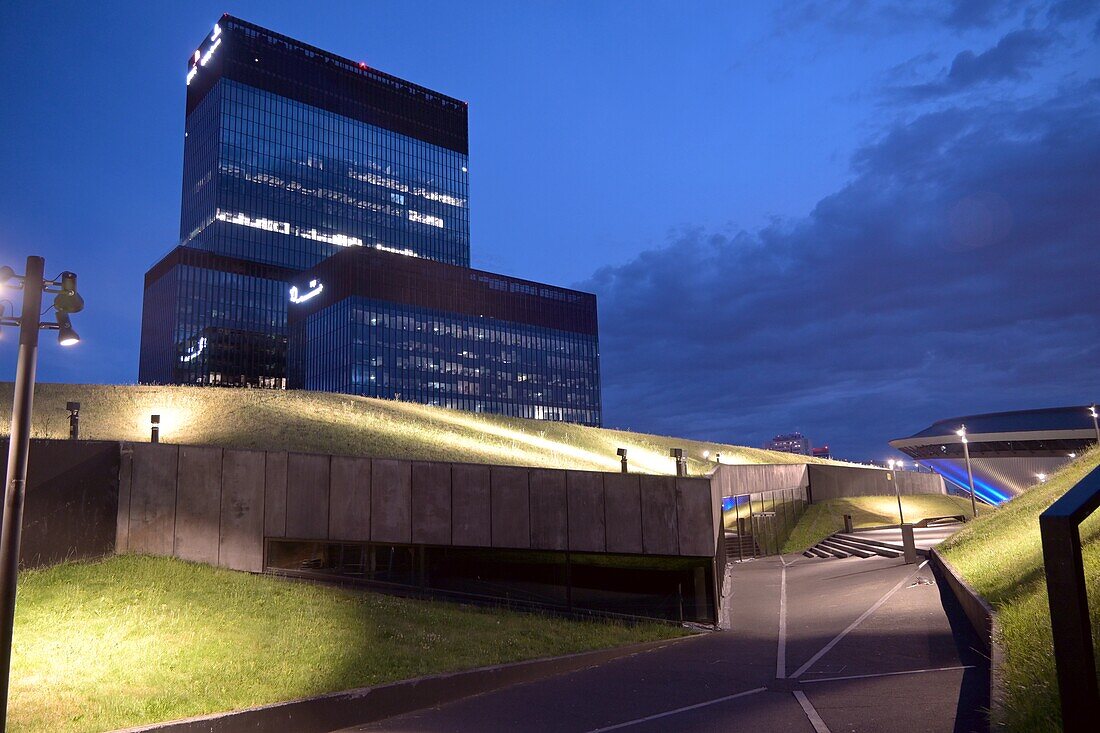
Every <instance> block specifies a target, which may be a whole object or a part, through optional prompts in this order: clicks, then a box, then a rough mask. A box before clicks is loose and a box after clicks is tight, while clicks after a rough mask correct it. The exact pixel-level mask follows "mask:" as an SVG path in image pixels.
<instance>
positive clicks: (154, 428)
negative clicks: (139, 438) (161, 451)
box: [149, 415, 160, 443]
mask: <svg viewBox="0 0 1100 733" xmlns="http://www.w3.org/2000/svg"><path fill="white" fill-rule="evenodd" d="M149 442H150V443H159V442H160V415H150V416H149Z"/></svg>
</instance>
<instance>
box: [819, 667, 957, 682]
mask: <svg viewBox="0 0 1100 733" xmlns="http://www.w3.org/2000/svg"><path fill="white" fill-rule="evenodd" d="M958 669H974V665H973V664H966V665H961V666H958V667H930V668H928V669H909V670H906V671H904V672H879V673H877V674H851V675H848V676H847V677H817V678H815V679H812V680H802V684H804V685H808V684H810V683H811V682H840V681H841V680H865V679H869V678H871V677H896V676H898V675H900V674H922V673H924V672H952V671H954V670H958Z"/></svg>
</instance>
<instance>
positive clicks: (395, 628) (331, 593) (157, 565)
mask: <svg viewBox="0 0 1100 733" xmlns="http://www.w3.org/2000/svg"><path fill="white" fill-rule="evenodd" d="M682 633H683V632H682V630H680V629H677V628H675V627H671V626H667V625H660V624H639V625H634V626H626V625H624V624H619V623H613V622H594V621H568V620H563V619H557V618H552V617H548V616H542V615H537V614H523V613H514V612H502V611H498V610H485V609H478V608H471V607H465V606H460V605H457V604H450V603H436V602H429V601H419V600H408V599H401V598H394V597H390V596H383V595H378V594H371V593H362V592H356V591H349V590H343V589H338V588H333V587H329V586H324V585H315V584H308V583H299V582H293V581H289V580H283V579H279V578H272V577H263V576H254V575H248V574H245V573H236V572H232V571H227V570H220V569H217V568H211V567H208V566H204V565H197V564H192V563H185V562H182V561H179V560H171V559H162V558H151V557H143V556H134V555H130V556H122V557H115V558H111V559H108V560H104V561H101V562H94V563H74V564H65V565H58V566H55V567H52V568H49V569H45V570H33V571H29V572H26V573H24V574H23V576H22V577H21V578H20V586H19V604H18V608H17V612H16V622H15V643H14V655H13V659H12V688H11V706H10V717H9V724H10V727H9V730H12V731H22V732H27V731H36V732H37V731H42V732H46V731H50V732H56V731H101V730H108V729H115V728H120V727H124V726H133V725H139V724H143V723H151V722H157V721H165V720H172V719H176V718H181V717H188V716H192V715H200V714H204V713H213V712H220V711H227V710H233V709H237V708H242V707H247V706H250V705H258V704H263V703H271V702H277V701H280V700H290V699H294V698H298V697H303V696H308V695H315V694H320V693H324V692H330V691H336V690H344V689H349V688H353V687H359V686H364V685H373V684H378V683H384V682H390V681H394V680H401V679H408V678H411V677H417V676H421V675H425V674H431V673H436V672H444V671H448V670H459V669H468V668H473V667H480V666H484V665H489V664H498V663H503V662H511V661H516V660H521V659H532V658H537V657H544V656H550V655H558V654H567V653H571V652H579V651H584V650H588V649H596V648H601V647H610V646H617V645H621V644H626V643H631V642H639V641H648V640H653V639H660V638H668V637H673V636H678V635H680V634H682Z"/></svg>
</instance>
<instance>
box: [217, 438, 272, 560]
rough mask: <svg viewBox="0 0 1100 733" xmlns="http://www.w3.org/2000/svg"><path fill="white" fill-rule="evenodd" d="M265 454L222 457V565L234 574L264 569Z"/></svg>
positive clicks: (234, 452) (228, 452) (242, 452)
mask: <svg viewBox="0 0 1100 733" xmlns="http://www.w3.org/2000/svg"><path fill="white" fill-rule="evenodd" d="M265 464H266V460H265V456H264V453H263V451H253V450H230V449H228V448H227V449H226V450H225V451H224V452H223V454H222V506H221V514H222V516H221V544H220V545H219V548H218V564H219V565H221V566H222V567H226V568H230V569H231V570H245V571H247V572H250V573H259V572H261V571H262V570H263V569H264V469H265Z"/></svg>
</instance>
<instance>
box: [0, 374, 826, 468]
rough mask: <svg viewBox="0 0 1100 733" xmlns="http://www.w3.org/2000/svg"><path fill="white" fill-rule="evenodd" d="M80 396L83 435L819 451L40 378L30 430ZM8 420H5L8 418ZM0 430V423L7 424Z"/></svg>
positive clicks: (610, 452) (469, 454) (646, 459)
mask: <svg viewBox="0 0 1100 733" xmlns="http://www.w3.org/2000/svg"><path fill="white" fill-rule="evenodd" d="M11 400H12V384H11V383H10V382H6V383H0V415H6V414H10V412H11ZM70 400H72V401H77V402H80V403H81V410H80V436H81V437H82V438H86V439H89V440H132V441H146V440H148V439H149V415H151V414H159V415H160V416H161V439H162V440H163V441H165V442H170V443H191V444H209V445H222V446H227V447H234V448H262V449H267V450H292V451H301V452H307V453H308V452H314V453H334V454H341V455H362V456H373V457H379V458H411V459H414V460H436V461H454V462H463V463H500V464H507V465H517V466H539V467H552V468H574V469H585V470H595V471H617V470H618V469H619V458H618V456H616V454H615V449H616V448H626V449H627V450H628V451H629V454H628V457H629V459H630V468H631V471H633V472H638V473H652V474H669V473H674V472H675V466H674V463H673V461H672V459H671V458H669V456H668V451H669V448H671V447H680V448H683V449H684V454H685V456H687V459H688V470H689V473H691V474H692V475H705V474H707V473H709V472H710V471H712V470H713V469H714V466H715V464H714V461H713V460H709V461H708V460H704V458H703V452H704V451H709V452H710V455H711V457H712V458H713V456H714V454H716V453H721V454H722V462H723V463H806V462H814V461H816V459H813V458H808V457H806V456H795V455H791V454H789V453H778V452H775V451H766V450H760V449H756V448H745V447H741V446H734V445H724V444H721V443H706V442H700V441H695V440H684V439H681V438H672V437H664V436H658V435H647V434H645V433H633V432H628V431H622V430H606V429H600V428H587V427H582V426H580V425H571V424H567V423H558V422H549V421H544V420H524V419H520V418H508V417H500V416H496V415H484V414H474V413H470V412H462V411H459V410H448V409H444V408H440V407H431V406H428V405H418V404H413V403H408V402H397V401H394V400H380V399H372V398H367V397H353V396H349V395H339V394H330V393H324V392H303V391H288V392H277V391H269V390H249V389H228V388H202V387H162V386H157V387H152V386H130V385H94V384H49V383H42V384H39V385H38V386H37V387H36V389H35V403H34V423H33V436H34V437H36V438H65V437H68V413H67V412H66V411H65V403H66V402H67V401H70ZM5 425H6V423H5ZM3 429H4V428H0V430H3Z"/></svg>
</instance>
